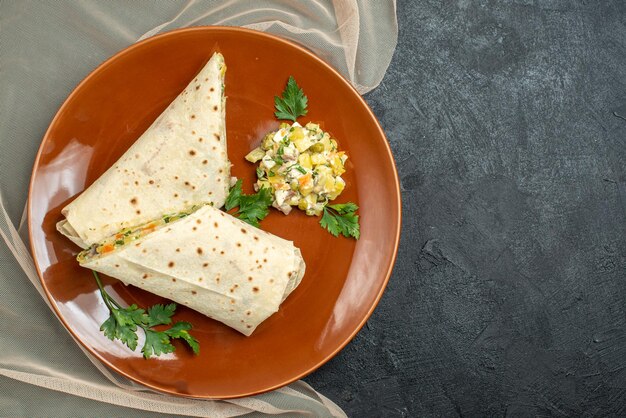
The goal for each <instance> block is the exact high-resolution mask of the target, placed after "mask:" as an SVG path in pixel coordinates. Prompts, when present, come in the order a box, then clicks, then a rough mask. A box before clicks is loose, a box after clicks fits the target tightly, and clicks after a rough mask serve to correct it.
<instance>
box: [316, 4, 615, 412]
mask: <svg viewBox="0 0 626 418" xmlns="http://www.w3.org/2000/svg"><path fill="white" fill-rule="evenodd" d="M398 20H399V26H400V34H399V43H398V48H397V50H396V53H395V56H394V60H393V62H392V64H391V67H390V68H389V71H388V73H387V75H386V77H385V79H384V81H383V83H382V85H381V86H380V87H379V88H378V89H376V90H375V91H374V92H372V93H370V94H368V95H367V96H366V99H367V101H368V102H369V103H370V105H371V106H372V108H373V109H374V111H375V113H376V115H377V116H378V118H379V119H380V121H381V123H382V125H383V128H384V129H385V131H386V132H387V136H388V139H389V141H390V142H391V145H392V148H393V151H394V153H395V157H396V160H397V165H398V170H399V173H400V177H401V179H402V186H403V209H404V223H403V237H402V243H401V248H400V252H399V256H398V261H397V264H396V267H395V272H394V274H393V276H392V278H391V281H390V283H389V286H388V289H387V291H386V293H385V295H384V297H383V299H382V301H381V303H380V305H379V306H378V308H377V310H376V311H375V313H374V315H373V316H372V318H371V319H370V321H369V322H368V325H367V327H365V328H363V330H362V331H361V332H360V333H359V334H358V336H357V337H356V339H355V340H354V341H353V342H352V343H351V344H350V345H349V346H348V347H347V348H346V349H345V350H344V351H342V352H341V353H340V354H339V355H338V356H337V357H336V358H335V359H333V360H332V361H331V362H329V363H328V364H327V365H325V366H324V367H322V368H321V370H319V371H318V372H316V373H315V374H313V375H311V376H309V377H308V378H307V379H306V380H307V381H308V382H310V383H311V384H313V385H314V386H315V387H316V389H318V390H320V391H321V392H322V393H325V394H326V395H328V396H329V397H331V398H332V399H334V400H335V401H336V402H337V403H338V404H339V405H340V406H342V407H343V408H344V409H345V410H346V412H347V413H348V414H349V415H350V416H355V417H356V416H385V417H387V416H389V417H393V416H424V415H426V416H429V415H430V416H433V415H434V416H455V415H462V416H504V415H534V416H552V415H553V416H576V415H580V414H583V415H588V416H607V415H610V416H624V415H626V409H625V408H626V151H625V149H626V119H623V118H626V2H624V1H621V0H615V1H571V0H563V1H558V0H554V1H538V0H535V1H533V0H525V1H521V0H520V1H515V2H513V1H507V2H504V1H472V0H465V1H462V0H459V1H445V2H442V1H439V0H432V1H429V0H420V1H409V0H405V1H399V2H398ZM620 116H621V118H620Z"/></svg>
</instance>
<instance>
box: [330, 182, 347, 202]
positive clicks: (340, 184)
mask: <svg viewBox="0 0 626 418" xmlns="http://www.w3.org/2000/svg"><path fill="white" fill-rule="evenodd" d="M345 187H346V183H345V182H344V181H343V179H342V178H341V177H337V178H336V179H335V187H334V188H333V190H332V192H330V193H329V194H328V198H329V199H330V200H334V199H336V198H337V196H339V195H340V194H341V192H343V189H345Z"/></svg>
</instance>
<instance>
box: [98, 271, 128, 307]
mask: <svg viewBox="0 0 626 418" xmlns="http://www.w3.org/2000/svg"><path fill="white" fill-rule="evenodd" d="M91 272H92V273H93V277H95V279H96V283H97V284H98V289H100V295H101V296H102V300H103V301H104V304H105V305H106V306H107V308H109V310H110V311H111V312H113V311H114V310H115V309H116V308H117V309H121V308H122V307H121V306H120V305H119V303H117V301H116V300H115V299H113V298H112V297H111V296H109V294H108V293H107V292H106V290H104V286H103V285H102V281H101V280H100V276H99V275H98V273H97V272H95V271H94V270H91ZM113 305H115V306H113Z"/></svg>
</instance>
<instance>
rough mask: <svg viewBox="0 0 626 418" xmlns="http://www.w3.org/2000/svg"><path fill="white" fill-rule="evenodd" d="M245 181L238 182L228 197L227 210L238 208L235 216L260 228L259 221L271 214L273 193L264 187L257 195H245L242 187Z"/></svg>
mask: <svg viewBox="0 0 626 418" xmlns="http://www.w3.org/2000/svg"><path fill="white" fill-rule="evenodd" d="M242 184H243V181H242V180H241V179H239V180H237V183H235V185H234V186H233V187H231V189H230V192H229V193H228V197H227V198H226V204H225V208H226V210H227V211H228V210H231V209H233V208H235V207H237V206H239V209H238V210H237V211H236V212H235V216H237V217H238V218H239V219H241V220H242V221H244V222H247V223H249V224H250V225H252V226H256V227H257V228H258V227H259V221H261V220H263V219H264V218H265V217H266V216H267V215H268V214H269V212H270V210H269V207H270V205H271V204H272V193H271V192H270V189H268V188H266V187H262V188H261V190H259V191H258V192H257V193H255V194H250V195H246V194H243V191H242V189H241V185H242Z"/></svg>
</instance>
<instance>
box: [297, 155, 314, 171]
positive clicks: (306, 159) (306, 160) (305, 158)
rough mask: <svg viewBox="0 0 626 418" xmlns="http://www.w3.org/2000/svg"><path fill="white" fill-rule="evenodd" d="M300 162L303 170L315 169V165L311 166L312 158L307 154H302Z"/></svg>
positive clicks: (299, 158)
mask: <svg viewBox="0 0 626 418" xmlns="http://www.w3.org/2000/svg"><path fill="white" fill-rule="evenodd" d="M298 162H299V163H300V165H301V166H302V167H303V168H308V169H309V170H310V169H312V168H313V164H311V156H310V155H309V153H307V152H305V153H302V154H300V156H299V157H298Z"/></svg>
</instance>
